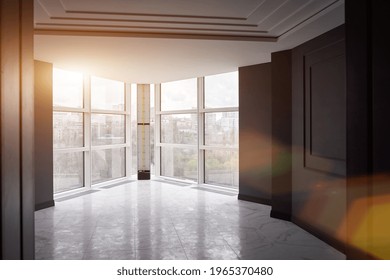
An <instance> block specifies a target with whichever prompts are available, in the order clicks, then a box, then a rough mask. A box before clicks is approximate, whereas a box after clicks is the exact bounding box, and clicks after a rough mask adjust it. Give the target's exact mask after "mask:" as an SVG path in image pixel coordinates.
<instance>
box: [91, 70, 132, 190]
mask: <svg viewBox="0 0 390 280" xmlns="http://www.w3.org/2000/svg"><path fill="white" fill-rule="evenodd" d="M125 89H126V88H125V84H124V83H123V82H119V81H112V80H107V79H103V78H98V77H92V78H91V129H92V130H91V131H92V133H91V149H92V160H91V166H92V184H96V183H101V182H104V181H108V180H112V179H117V178H122V177H125V176H126V150H125V149H126V147H127V145H126V137H125V135H126V106H125V100H126V93H125Z"/></svg>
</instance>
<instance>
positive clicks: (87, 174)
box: [52, 74, 136, 198]
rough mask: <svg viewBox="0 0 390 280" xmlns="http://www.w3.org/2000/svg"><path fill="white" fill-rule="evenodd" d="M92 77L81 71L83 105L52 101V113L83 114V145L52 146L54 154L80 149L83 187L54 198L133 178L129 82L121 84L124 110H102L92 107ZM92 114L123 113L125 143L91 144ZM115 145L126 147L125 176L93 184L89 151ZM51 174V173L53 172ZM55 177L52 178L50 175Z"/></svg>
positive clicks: (110, 147)
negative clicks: (75, 105)
mask: <svg viewBox="0 0 390 280" xmlns="http://www.w3.org/2000/svg"><path fill="white" fill-rule="evenodd" d="M91 81H92V79H91V76H90V75H86V74H83V107H82V108H71V107H63V106H55V105H54V102H53V107H52V108H53V114H54V113H55V112H70V113H82V114H83V133H84V139H83V147H77V148H56V149H54V147H53V152H54V153H71V152H82V153H83V158H84V164H83V176H84V181H83V186H82V187H80V188H77V189H71V190H68V191H63V192H58V193H54V197H55V198H58V197H62V196H67V195H70V194H73V193H78V192H82V191H86V190H91V189H94V188H99V187H102V186H107V185H111V184H114V183H117V182H122V181H128V180H129V179H130V178H132V177H134V175H132V174H131V168H132V145H131V139H132V134H133V133H136V132H134V131H133V130H132V129H131V121H132V116H131V84H130V83H125V82H121V83H123V86H124V101H125V108H124V110H123V111H115V110H103V109H92V107H91V103H92V102H91V88H92V86H91ZM93 114H112V115H123V116H125V118H124V119H125V120H124V121H125V135H124V137H125V142H124V143H121V144H110V145H92V139H91V134H92V123H91V118H92V115H93ZM116 148H125V155H124V156H125V176H124V177H121V178H115V179H112V180H107V181H104V182H99V183H96V184H93V183H92V152H93V151H96V150H104V149H116ZM53 176H54V174H53ZM53 178H54V177H53Z"/></svg>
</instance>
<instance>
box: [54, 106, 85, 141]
mask: <svg viewBox="0 0 390 280" xmlns="http://www.w3.org/2000/svg"><path fill="white" fill-rule="evenodd" d="M83 123H84V121H83V113H70V112H54V113H53V146H54V149H57V148H76V147H83V145H84V138H83V135H84V127H83Z"/></svg>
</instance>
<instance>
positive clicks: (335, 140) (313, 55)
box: [292, 26, 346, 250]
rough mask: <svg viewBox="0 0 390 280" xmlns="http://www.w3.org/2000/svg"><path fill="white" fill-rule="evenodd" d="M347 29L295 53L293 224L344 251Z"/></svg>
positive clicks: (293, 84) (293, 91)
mask: <svg viewBox="0 0 390 280" xmlns="http://www.w3.org/2000/svg"><path fill="white" fill-rule="evenodd" d="M344 38H345V35H344V27H343V26H341V27H338V28H336V29H334V30H331V31H329V32H327V33H325V34H323V35H321V36H319V37H317V38H315V39H313V40H311V41H309V42H307V43H305V44H303V45H301V46H299V47H297V48H295V49H293V51H292V221H294V222H295V223H297V224H299V225H300V226H302V227H304V228H306V229H308V230H309V231H311V232H313V233H315V234H316V235H318V236H320V237H322V239H324V240H326V241H328V242H329V243H331V244H333V245H335V246H337V247H338V248H339V249H341V250H344V249H343V244H344V242H345V237H346V232H345V216H346V178H345V175H346V64H345V39H344Z"/></svg>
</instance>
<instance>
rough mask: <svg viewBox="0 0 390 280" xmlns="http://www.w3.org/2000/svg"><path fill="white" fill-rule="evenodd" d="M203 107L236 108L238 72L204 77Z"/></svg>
mask: <svg viewBox="0 0 390 280" xmlns="http://www.w3.org/2000/svg"><path fill="white" fill-rule="evenodd" d="M205 107H206V108H224V107H238V72H231V73H226V74H220V75H214V76H208V77H205Z"/></svg>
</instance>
